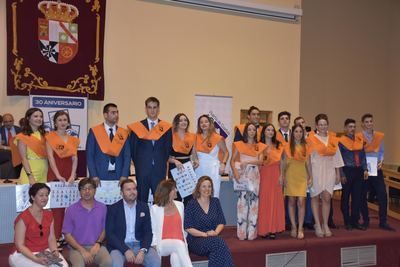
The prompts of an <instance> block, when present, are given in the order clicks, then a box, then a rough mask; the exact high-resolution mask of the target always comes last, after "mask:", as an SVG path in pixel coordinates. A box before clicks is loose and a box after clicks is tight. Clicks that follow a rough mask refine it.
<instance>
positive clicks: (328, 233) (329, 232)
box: [322, 225, 332, 237]
mask: <svg viewBox="0 0 400 267" xmlns="http://www.w3.org/2000/svg"><path fill="white" fill-rule="evenodd" d="M322 227H323V228H324V235H325V236H326V237H331V236H332V232H331V230H330V229H329V227H328V226H326V225H322Z"/></svg>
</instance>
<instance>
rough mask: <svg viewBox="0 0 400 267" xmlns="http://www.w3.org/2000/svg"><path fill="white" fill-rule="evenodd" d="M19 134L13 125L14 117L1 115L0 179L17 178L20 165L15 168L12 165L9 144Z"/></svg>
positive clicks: (16, 127) (19, 129)
mask: <svg viewBox="0 0 400 267" xmlns="http://www.w3.org/2000/svg"><path fill="white" fill-rule="evenodd" d="M20 132H21V128H19V127H18V126H16V125H14V117H13V115H11V114H10V113H6V114H4V115H3V126H2V127H1V128H0V177H1V178H7V179H10V178H17V177H18V176H19V173H20V170H21V167H22V166H21V165H18V166H16V167H15V168H14V167H13V165H12V155H11V148H10V144H11V143H12V141H13V139H14V137H15V136H16V135H17V134H19V133H20Z"/></svg>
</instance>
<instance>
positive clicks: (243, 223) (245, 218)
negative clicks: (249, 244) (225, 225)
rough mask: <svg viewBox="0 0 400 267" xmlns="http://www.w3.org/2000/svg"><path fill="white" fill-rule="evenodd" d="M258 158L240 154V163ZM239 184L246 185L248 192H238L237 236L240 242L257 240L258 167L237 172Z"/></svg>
mask: <svg viewBox="0 0 400 267" xmlns="http://www.w3.org/2000/svg"><path fill="white" fill-rule="evenodd" d="M257 159H258V156H255V157H253V156H248V155H246V154H243V153H240V160H241V161H253V160H257ZM239 174H240V182H244V183H247V185H248V190H243V191H239V196H238V202H237V236H238V238H239V239H240V240H245V239H248V240H253V239H256V238H257V218H258V196H259V194H258V193H259V185H260V172H259V170H258V166H255V165H251V164H249V165H247V166H246V168H245V169H244V170H240V171H239Z"/></svg>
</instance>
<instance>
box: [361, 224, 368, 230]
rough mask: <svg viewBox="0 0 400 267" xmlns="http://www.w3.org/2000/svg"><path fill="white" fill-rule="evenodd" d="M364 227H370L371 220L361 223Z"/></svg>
mask: <svg viewBox="0 0 400 267" xmlns="http://www.w3.org/2000/svg"><path fill="white" fill-rule="evenodd" d="M361 225H362V226H363V227H365V229H368V227H369V222H364V223H363V224H361Z"/></svg>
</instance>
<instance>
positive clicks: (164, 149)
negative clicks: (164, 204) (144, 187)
mask: <svg viewBox="0 0 400 267" xmlns="http://www.w3.org/2000/svg"><path fill="white" fill-rule="evenodd" d="M141 123H142V124H143V125H144V126H145V127H146V128H147V129H149V125H148V122H147V119H144V120H142V121H141ZM130 144H131V157H132V161H133V163H134V164H135V171H136V176H139V177H140V176H149V175H150V173H151V171H152V170H153V175H154V176H155V177H156V178H157V177H158V178H159V177H165V176H166V174H167V161H168V157H169V155H170V153H171V150H172V130H171V129H169V130H168V131H167V132H166V133H165V134H163V135H162V136H161V137H160V139H158V140H157V141H155V142H154V145H153V142H152V141H151V140H145V139H140V138H139V137H138V136H137V135H136V134H135V132H131V134H130ZM153 162H154V165H153Z"/></svg>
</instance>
